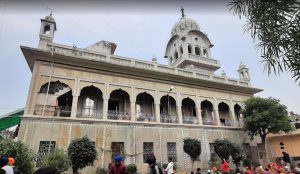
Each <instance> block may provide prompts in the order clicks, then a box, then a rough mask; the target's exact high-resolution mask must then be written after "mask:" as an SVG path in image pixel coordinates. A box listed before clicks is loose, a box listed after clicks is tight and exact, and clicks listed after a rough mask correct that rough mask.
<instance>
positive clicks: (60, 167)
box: [41, 149, 70, 173]
mask: <svg viewBox="0 0 300 174" xmlns="http://www.w3.org/2000/svg"><path fill="white" fill-rule="evenodd" d="M41 166H42V167H54V168H56V169H57V171H58V173H63V172H64V171H67V170H68V169H69V167H70V160H69V157H68V155H67V154H66V152H65V151H64V150H62V149H54V151H53V152H51V153H50V154H48V155H47V156H45V157H44V159H43V161H42V165H41Z"/></svg>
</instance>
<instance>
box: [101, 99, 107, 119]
mask: <svg viewBox="0 0 300 174" xmlns="http://www.w3.org/2000/svg"><path fill="white" fill-rule="evenodd" d="M107 112H108V99H107V98H103V117H102V119H103V120H107Z"/></svg>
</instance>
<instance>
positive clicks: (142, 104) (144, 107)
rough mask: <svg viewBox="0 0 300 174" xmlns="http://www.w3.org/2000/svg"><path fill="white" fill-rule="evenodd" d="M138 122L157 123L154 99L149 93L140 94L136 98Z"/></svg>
mask: <svg viewBox="0 0 300 174" xmlns="http://www.w3.org/2000/svg"><path fill="white" fill-rule="evenodd" d="M135 106H136V117H137V121H145V120H148V121H155V116H154V115H155V114H154V113H155V105H154V98H153V96H152V95H151V94H148V93H147V92H143V93H139V94H138V95H137V97H136V105H135Z"/></svg>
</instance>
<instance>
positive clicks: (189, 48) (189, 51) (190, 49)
mask: <svg viewBox="0 0 300 174" xmlns="http://www.w3.org/2000/svg"><path fill="white" fill-rule="evenodd" d="M188 53H189V54H192V46H191V45H188Z"/></svg>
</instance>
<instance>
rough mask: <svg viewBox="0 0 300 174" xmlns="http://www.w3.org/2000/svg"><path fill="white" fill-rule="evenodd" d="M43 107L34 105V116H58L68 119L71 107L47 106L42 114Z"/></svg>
mask: <svg viewBox="0 0 300 174" xmlns="http://www.w3.org/2000/svg"><path fill="white" fill-rule="evenodd" d="M43 109H44V105H36V106H35V107H34V111H33V114H34V115H44V116H59V117H70V116H71V107H68V106H49V105H45V109H44V114H43Z"/></svg>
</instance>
